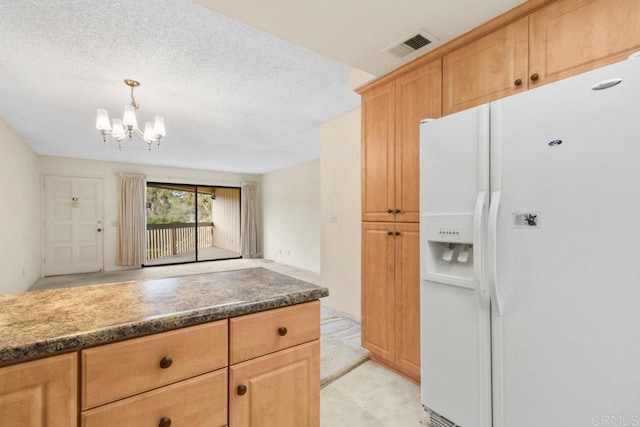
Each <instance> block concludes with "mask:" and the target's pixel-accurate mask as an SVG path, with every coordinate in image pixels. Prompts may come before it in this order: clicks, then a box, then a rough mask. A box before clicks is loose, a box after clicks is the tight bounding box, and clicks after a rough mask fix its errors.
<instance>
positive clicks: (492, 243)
mask: <svg viewBox="0 0 640 427" xmlns="http://www.w3.org/2000/svg"><path fill="white" fill-rule="evenodd" d="M499 210H500V191H494V192H493V193H491V206H490V207H489V236H488V237H489V238H488V240H489V242H488V243H489V250H488V254H489V263H488V268H489V287H490V293H489V294H490V296H491V304H492V311H493V312H494V313H495V314H497V315H501V314H502V302H501V301H500V294H499V292H498V289H499V288H498V262H497V261H498V245H497V243H498V211H499Z"/></svg>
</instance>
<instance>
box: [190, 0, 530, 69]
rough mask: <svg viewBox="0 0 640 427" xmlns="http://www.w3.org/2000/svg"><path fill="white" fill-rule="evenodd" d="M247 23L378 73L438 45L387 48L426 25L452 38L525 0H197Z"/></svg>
mask: <svg viewBox="0 0 640 427" xmlns="http://www.w3.org/2000/svg"><path fill="white" fill-rule="evenodd" d="M194 1H195V2H197V3H200V4H202V5H204V6H206V7H208V8H210V9H212V10H215V11H217V12H220V13H222V14H223V15H225V16H229V17H231V18H233V19H236V20H238V21H240V22H244V23H245V24H249V25H251V26H253V27H256V28H260V29H262V30H264V31H267V32H268V33H270V34H274V35H276V36H279V37H282V38H283V39H285V40H289V41H291V42H293V43H296V44H298V45H300V46H304V47H306V48H308V49H311V50H313V51H314V52H318V53H321V54H323V55H325V56H327V57H329V58H333V59H336V60H338V61H341V62H343V63H345V64H349V65H351V66H353V67H356V68H358V69H360V70H363V71H366V72H368V73H371V74H374V75H381V74H384V73H386V72H388V71H390V70H392V69H394V68H397V67H399V66H400V65H402V64H404V63H406V62H408V61H410V60H412V59H414V58H416V57H417V56H419V55H422V54H424V53H426V52H428V51H429V50H431V49H433V48H435V47H437V46H438V44H437V42H435V41H434V43H433V44H431V45H428V46H426V47H425V48H423V49H420V50H419V51H417V52H415V53H412V54H411V55H409V56H406V57H404V58H402V59H397V58H395V57H394V56H392V55H391V54H389V53H386V52H382V50H383V49H385V48H387V47H389V46H391V45H393V44H394V43H396V42H400V41H404V40H406V37H407V36H409V35H413V34H415V32H416V31H419V30H420V29H425V30H427V31H428V32H429V33H431V34H432V35H434V36H435V37H437V38H438V39H439V40H440V44H442V43H444V42H446V41H449V40H451V39H453V38H455V37H457V36H459V35H460V34H462V33H465V32H467V31H468V30H470V29H472V28H474V27H477V26H478V25H480V24H482V23H483V22H485V21H488V20H489V19H491V18H493V17H494V16H497V15H499V14H500V13H502V12H505V11H507V10H509V9H511V8H513V7H514V6H516V5H518V4H520V3H522V2H523V1H524V0H395V1H392V0H322V1H301V0H269V1H265V0H241V1H230V0H194Z"/></svg>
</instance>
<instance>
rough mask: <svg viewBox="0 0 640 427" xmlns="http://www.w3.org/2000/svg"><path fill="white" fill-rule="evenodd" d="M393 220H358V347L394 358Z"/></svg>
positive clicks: (390, 358) (392, 360)
mask: <svg viewBox="0 0 640 427" xmlns="http://www.w3.org/2000/svg"><path fill="white" fill-rule="evenodd" d="M394 231H395V224H394V223H390V222H389V223H384V222H382V223H377V222H363V223H362V347H364V348H366V349H368V350H369V351H370V352H371V353H372V354H373V355H374V356H375V357H377V358H378V359H382V360H383V361H385V362H387V363H393V362H394V360H395V320H396V316H395V307H396V304H395V297H396V293H395V258H394V250H395V240H394V235H393V232H394Z"/></svg>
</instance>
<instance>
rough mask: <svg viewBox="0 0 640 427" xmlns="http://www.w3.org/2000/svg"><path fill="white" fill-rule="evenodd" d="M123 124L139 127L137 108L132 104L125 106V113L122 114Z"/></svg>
mask: <svg viewBox="0 0 640 427" xmlns="http://www.w3.org/2000/svg"><path fill="white" fill-rule="evenodd" d="M122 124H123V125H125V126H127V127H129V126H133V127H134V128H137V127H138V121H137V120H136V110H135V109H134V108H133V107H132V106H131V105H125V106H124V114H123V115H122Z"/></svg>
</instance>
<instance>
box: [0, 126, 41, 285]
mask: <svg viewBox="0 0 640 427" xmlns="http://www.w3.org/2000/svg"><path fill="white" fill-rule="evenodd" d="M0 194H2V200H3V202H2V205H1V206H0V294H9V293H15V292H23V291H26V290H27V289H29V287H31V285H32V284H33V282H35V281H36V280H37V279H38V278H39V277H40V272H41V259H42V227H41V223H42V222H41V220H42V202H41V195H42V191H41V185H40V165H39V159H38V156H37V155H36V154H35V153H34V152H33V151H32V150H31V148H30V147H29V146H28V145H27V144H26V143H25V142H24V141H23V140H22V139H21V138H20V136H18V134H16V133H15V131H14V130H13V129H12V128H11V127H10V126H9V125H8V124H7V123H6V122H5V121H4V119H3V118H2V117H0Z"/></svg>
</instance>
